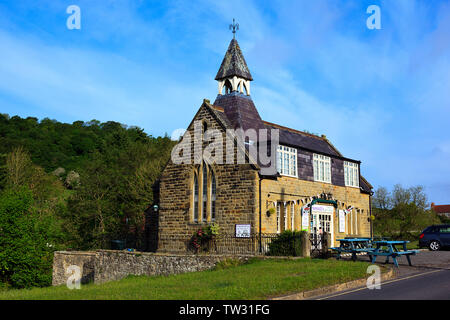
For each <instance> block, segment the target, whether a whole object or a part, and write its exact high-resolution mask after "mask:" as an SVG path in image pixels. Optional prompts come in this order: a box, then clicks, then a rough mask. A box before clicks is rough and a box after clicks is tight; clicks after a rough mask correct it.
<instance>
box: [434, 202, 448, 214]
mask: <svg viewBox="0 0 450 320" xmlns="http://www.w3.org/2000/svg"><path fill="white" fill-rule="evenodd" d="M431 208H432V209H433V210H434V212H436V213H450V205H446V204H444V205H438V206H435V205H432V206H431Z"/></svg>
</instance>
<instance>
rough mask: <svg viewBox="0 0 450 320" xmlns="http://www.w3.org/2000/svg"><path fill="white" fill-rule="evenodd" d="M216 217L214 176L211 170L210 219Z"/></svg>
mask: <svg viewBox="0 0 450 320" xmlns="http://www.w3.org/2000/svg"><path fill="white" fill-rule="evenodd" d="M215 219H216V176H215V175H214V172H213V171H212V170H211V220H215Z"/></svg>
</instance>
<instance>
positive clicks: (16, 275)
mask: <svg viewBox="0 0 450 320" xmlns="http://www.w3.org/2000/svg"><path fill="white" fill-rule="evenodd" d="M173 145H174V142H173V141H171V140H170V139H169V138H168V137H167V136H165V137H152V136H150V135H147V134H146V133H145V132H144V131H143V129H141V128H138V127H127V126H126V125H123V124H120V123H117V122H112V121H109V122H105V123H100V122H99V121H96V120H92V121H89V122H82V121H76V122H74V123H73V124H67V123H61V122H58V121H55V120H50V119H43V120H41V121H38V119H36V118H26V119H23V118H20V117H18V116H14V117H9V116H8V115H0V169H1V170H0V248H1V249H0V282H1V283H2V284H0V286H12V287H28V286H45V285H49V284H50V283H51V264H52V258H53V251H55V250H61V249H74V250H86V249H95V248H109V245H110V240H112V239H126V238H131V239H134V240H136V241H137V242H139V240H140V239H141V238H142V237H141V236H142V232H143V229H144V211H145V210H146V209H147V208H148V206H150V205H151V204H152V202H153V187H154V184H155V182H156V181H157V179H158V177H159V174H160V172H161V170H162V168H163V167H164V165H165V164H166V162H167V161H168V159H169V157H170V152H171V149H172V147H173ZM135 245H136V246H138V245H139V243H135Z"/></svg>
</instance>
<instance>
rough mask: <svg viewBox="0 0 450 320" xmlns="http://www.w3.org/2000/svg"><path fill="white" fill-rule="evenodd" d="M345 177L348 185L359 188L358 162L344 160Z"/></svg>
mask: <svg viewBox="0 0 450 320" xmlns="http://www.w3.org/2000/svg"><path fill="white" fill-rule="evenodd" d="M344 178H345V185H346V186H347V187H356V188H359V172H358V164H357V163H354V162H349V161H344Z"/></svg>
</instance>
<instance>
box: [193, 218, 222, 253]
mask: <svg viewBox="0 0 450 320" xmlns="http://www.w3.org/2000/svg"><path fill="white" fill-rule="evenodd" d="M219 229H220V228H219V225H218V224H217V223H215V222H214V223H212V224H211V225H208V226H204V227H203V228H200V229H198V230H197V231H196V232H195V233H194V235H193V236H192V238H191V241H190V243H191V246H192V248H193V249H194V250H195V251H198V250H199V249H202V251H208V250H209V245H210V244H211V240H212V239H214V237H215V236H217V235H219Z"/></svg>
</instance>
